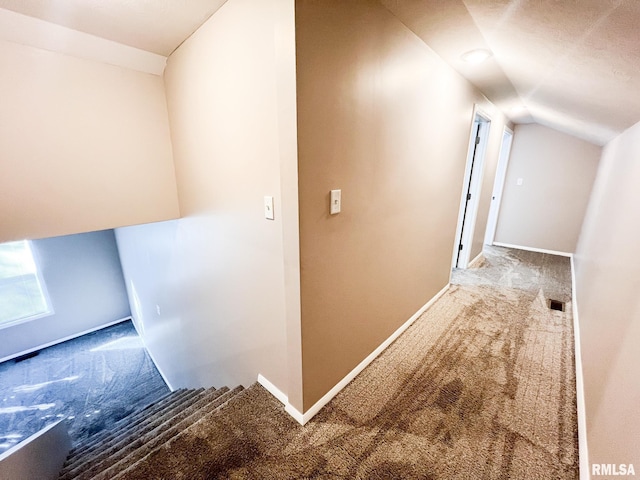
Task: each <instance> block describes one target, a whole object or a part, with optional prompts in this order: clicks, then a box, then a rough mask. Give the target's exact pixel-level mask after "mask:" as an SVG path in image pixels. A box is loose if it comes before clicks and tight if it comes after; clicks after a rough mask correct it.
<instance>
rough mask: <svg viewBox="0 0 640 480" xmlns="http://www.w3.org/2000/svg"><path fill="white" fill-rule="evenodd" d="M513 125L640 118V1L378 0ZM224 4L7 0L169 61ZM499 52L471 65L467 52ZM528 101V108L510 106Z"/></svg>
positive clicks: (610, 132) (579, 130)
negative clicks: (515, 110) (510, 120)
mask: <svg viewBox="0 0 640 480" xmlns="http://www.w3.org/2000/svg"><path fill="white" fill-rule="evenodd" d="M379 1H380V2H381V3H382V4H383V5H385V6H386V7H387V8H388V9H389V10H390V11H391V12H392V13H393V14H394V15H396V17H397V18H398V19H399V20H400V21H402V22H403V23H404V24H405V25H406V26H407V27H408V28H410V29H411V30H413V32H415V33H416V35H418V36H419V37H421V38H422V39H423V40H424V41H425V42H426V43H427V44H428V45H429V46H430V47H431V48H432V49H433V50H435V51H436V52H437V53H438V54H439V55H440V56H441V57H442V58H443V59H444V60H445V61H447V62H448V63H449V64H450V65H451V66H452V67H453V68H455V69H456V70H457V71H458V72H460V73H461V74H462V75H463V76H465V77H466V78H467V79H469V80H470V81H471V82H472V83H473V84H475V85H476V86H477V87H478V88H479V89H480V90H481V91H482V92H483V93H484V94H485V95H486V96H487V97H488V98H489V99H491V100H492V101H493V102H494V103H495V104H496V105H498V106H499V107H500V108H501V109H502V110H503V111H504V112H505V113H507V114H508V115H509V116H510V117H511V118H512V119H513V120H514V121H516V122H519V123H529V122H537V123H541V124H543V125H548V126H550V127H553V128H556V129H559V130H562V131H565V132H568V133H571V134H573V135H576V136H578V137H581V138H585V139H587V140H590V141H592V142H594V143H598V144H604V143H605V142H607V141H608V140H610V139H611V138H613V137H614V136H615V135H616V134H618V133H620V132H621V131H623V130H624V129H626V128H628V127H629V126H631V125H632V124H634V123H635V122H637V121H639V120H640V28H639V27H638V25H640V0H379ZM225 2H226V0H0V8H4V9H6V10H11V11H14V12H17V13H20V14H23V15H27V16H30V17H35V18H37V19H41V20H45V21H47V22H50V23H53V24H57V25H62V26H64V27H68V28H70V29H73V30H77V31H80V32H84V33H88V34H91V35H94V36H97V37H102V38H105V39H108V40H112V41H115V42H118V43H121V44H124V45H129V46H131V47H135V48H138V49H141V50H145V51H148V52H153V53H156V54H159V55H162V56H168V55H169V54H170V53H171V52H173V50H175V48H177V47H178V46H179V45H180V44H181V43H182V42H183V41H184V40H185V39H186V38H187V37H189V35H191V33H193V32H194V31H195V30H196V29H197V28H198V27H199V26H200V25H201V24H202V23H204V21H205V20H206V19H207V18H209V17H210V16H211V15H212V14H213V13H214V12H215V11H216V10H218V9H219V8H220V7H221V6H222V5H223V4H224V3H225ZM475 48H486V49H488V50H490V51H491V52H493V57H492V58H490V59H489V60H488V61H486V62H484V63H482V64H480V65H476V66H471V65H468V64H465V63H464V62H463V61H462V60H461V59H460V56H461V55H462V54H463V53H465V52H467V51H469V50H472V49H475ZM518 105H525V106H526V107H527V109H526V110H525V111H524V112H522V111H521V112H518V113H515V112H514V111H512V110H511V109H512V107H515V106H518Z"/></svg>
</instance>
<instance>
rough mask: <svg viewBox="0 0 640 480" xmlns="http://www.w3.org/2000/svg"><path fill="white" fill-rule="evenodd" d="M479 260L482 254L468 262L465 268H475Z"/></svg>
mask: <svg viewBox="0 0 640 480" xmlns="http://www.w3.org/2000/svg"><path fill="white" fill-rule="evenodd" d="M480 260H482V252H480V253H479V254H478V255H476V256H475V258H474V259H473V260H471V261H470V262H469V264H468V265H467V268H472V267H475V265H476V263H478V262H480Z"/></svg>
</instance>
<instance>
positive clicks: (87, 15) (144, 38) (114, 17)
mask: <svg viewBox="0 0 640 480" xmlns="http://www.w3.org/2000/svg"><path fill="white" fill-rule="evenodd" d="M226 1H227V0H0V8H4V9H6V10H11V11H14V12H17V13H21V14H23V15H27V16H30V17H34V18H38V19H40V20H45V21H47V22H49V23H53V24H57V25H61V26H64V27H67V28H70V29H72V30H77V31H79V32H84V33H88V34H90V35H94V36H96V37H102V38H105V39H107V40H112V41H114V42H117V43H121V44H124V45H128V46H131V47H135V48H138V49H140V50H145V51H147V52H152V53H156V54H158V55H162V56H164V57H168V56H169V55H170V54H171V52H173V51H174V50H175V49H176V48H177V47H178V46H179V45H180V44H181V43H182V42H184V41H185V40H186V39H187V38H188V37H189V36H190V35H191V34H192V33H193V32H195V31H196V30H197V29H198V28H199V27H200V25H202V24H203V23H204V22H205V21H206V20H207V19H208V18H209V17H210V16H211V15H213V13H214V12H216V11H217V10H218V9H219V8H220V7H221V6H222V5H223V4H224V3H225V2H226Z"/></svg>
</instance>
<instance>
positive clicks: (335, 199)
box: [331, 190, 342, 215]
mask: <svg viewBox="0 0 640 480" xmlns="http://www.w3.org/2000/svg"><path fill="white" fill-rule="evenodd" d="M341 208H342V190H331V215H335V214H336V213H340V209H341Z"/></svg>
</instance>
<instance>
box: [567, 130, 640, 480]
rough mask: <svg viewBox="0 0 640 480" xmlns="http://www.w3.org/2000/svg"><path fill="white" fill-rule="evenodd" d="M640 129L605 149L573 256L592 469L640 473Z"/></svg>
mask: <svg viewBox="0 0 640 480" xmlns="http://www.w3.org/2000/svg"><path fill="white" fill-rule="evenodd" d="M638 158H640V123H638V124H636V125H635V126H633V127H632V128H630V129H629V130H627V131H626V132H625V133H623V134H622V135H621V136H619V137H618V138H616V139H614V140H613V141H611V142H610V143H609V144H607V145H606V146H605V149H604V152H603V156H602V161H601V166H600V169H599V172H598V177H597V180H596V183H595V186H594V189H593V195H592V198H591V202H590V203H589V209H588V212H587V215H586V217H585V222H584V227H583V230H582V233H581V236H580V242H579V245H578V250H577V252H576V256H575V263H576V288H577V299H578V313H579V318H580V335H581V339H580V340H581V346H582V364H583V374H584V386H585V400H586V409H587V411H586V413H587V433H588V443H589V460H590V462H591V463H616V464H620V463H625V464H628V463H633V464H634V466H635V469H636V473H637V472H638V468H639V467H640V449H639V446H640V416H639V415H638V406H639V405H640V381H639V380H638V365H640V349H639V348H638V345H640V296H639V295H638V292H640V263H638V261H637V247H638V245H639V244H640V216H639V215H638V205H639V204H640V190H639V189H638V183H639V182H640V163H638Z"/></svg>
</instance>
